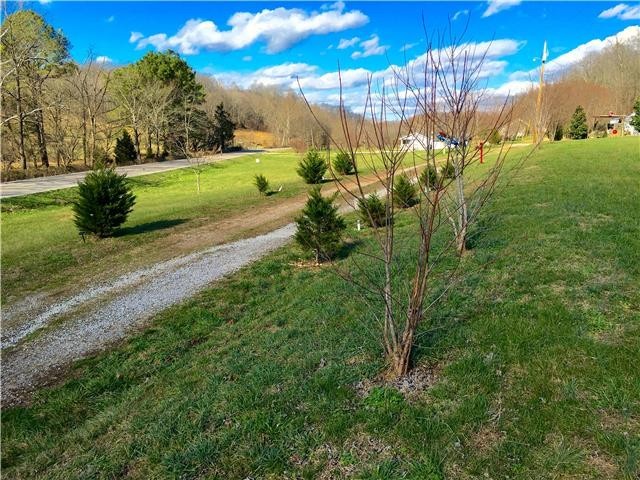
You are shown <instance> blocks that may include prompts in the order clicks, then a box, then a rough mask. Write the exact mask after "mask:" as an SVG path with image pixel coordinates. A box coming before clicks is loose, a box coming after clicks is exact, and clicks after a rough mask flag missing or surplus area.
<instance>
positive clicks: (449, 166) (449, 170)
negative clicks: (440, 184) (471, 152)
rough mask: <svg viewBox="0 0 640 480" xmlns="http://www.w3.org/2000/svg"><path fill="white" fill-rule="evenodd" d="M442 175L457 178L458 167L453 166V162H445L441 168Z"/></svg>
mask: <svg viewBox="0 0 640 480" xmlns="http://www.w3.org/2000/svg"><path fill="white" fill-rule="evenodd" d="M440 175H442V177H443V178H448V179H453V178H456V168H455V167H454V166H453V163H452V162H447V163H445V164H444V165H443V166H442V168H441V169H440Z"/></svg>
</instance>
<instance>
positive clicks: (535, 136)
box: [533, 40, 547, 143]
mask: <svg viewBox="0 0 640 480" xmlns="http://www.w3.org/2000/svg"><path fill="white" fill-rule="evenodd" d="M545 63H547V41H546V40H545V42H544V47H543V48H542V64H541V65H540V85H539V87H538V101H537V102H536V128H535V129H534V131H533V143H538V135H540V142H542V139H543V138H544V134H543V132H542V88H543V86H544V65H545Z"/></svg>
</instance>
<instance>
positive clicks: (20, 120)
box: [16, 69, 28, 170]
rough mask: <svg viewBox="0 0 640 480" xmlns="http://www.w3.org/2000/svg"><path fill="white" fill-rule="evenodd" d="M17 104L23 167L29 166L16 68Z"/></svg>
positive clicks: (24, 168)
mask: <svg viewBox="0 0 640 480" xmlns="http://www.w3.org/2000/svg"><path fill="white" fill-rule="evenodd" d="M16 105H17V108H18V137H19V139H18V153H19V155H20V160H21V161H22V169H23V170H26V169H27V168H28V164H27V153H26V151H25V149H24V116H23V112H22V91H21V89H20V74H19V72H18V71H17V69H16Z"/></svg>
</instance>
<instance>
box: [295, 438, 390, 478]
mask: <svg viewBox="0 0 640 480" xmlns="http://www.w3.org/2000/svg"><path fill="white" fill-rule="evenodd" d="M393 457H394V451H393V448H392V447H391V446H390V445H387V444H386V443H384V442H383V441H381V440H380V439H378V438H375V437H372V436H371V435H369V434H367V433H363V432H358V433H357V434H355V435H354V436H352V437H351V438H349V439H348V440H346V441H345V442H344V443H343V444H342V447H341V448H336V447H335V446H334V445H332V444H328V443H327V444H324V445H321V446H320V447H319V448H317V449H316V450H315V451H313V452H312V453H311V455H309V458H308V460H307V461H306V462H305V461H301V459H300V457H299V456H297V455H294V456H292V457H291V459H290V460H291V461H292V463H296V464H298V465H305V464H309V465H311V466H316V467H317V468H320V469H321V471H320V473H319V474H318V475H317V476H316V478H318V479H319V480H333V479H339V478H353V477H354V476H356V475H357V474H358V473H361V470H362V467H363V465H370V464H374V463H379V462H382V461H384V460H389V459H391V458H393ZM296 460H297V461H296Z"/></svg>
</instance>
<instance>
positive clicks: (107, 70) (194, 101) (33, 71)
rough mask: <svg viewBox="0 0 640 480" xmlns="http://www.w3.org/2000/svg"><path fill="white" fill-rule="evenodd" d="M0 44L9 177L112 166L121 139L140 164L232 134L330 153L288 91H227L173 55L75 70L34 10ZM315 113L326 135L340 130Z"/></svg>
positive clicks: (8, 26) (63, 41)
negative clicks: (128, 141) (18, 172)
mask: <svg viewBox="0 0 640 480" xmlns="http://www.w3.org/2000/svg"><path fill="white" fill-rule="evenodd" d="M0 35H1V47H0V48H1V54H2V55H1V58H2V71H3V74H2V78H1V82H2V120H1V121H2V124H1V126H2V137H3V142H2V162H3V166H4V167H5V168H11V167H16V166H19V167H20V168H21V169H23V170H27V169H33V168H35V169H41V168H45V169H47V168H49V167H53V166H55V167H60V168H61V169H67V168H69V167H70V166H71V165H72V164H74V163H75V164H76V165H77V164H80V165H84V166H87V167H91V166H93V165H94V163H95V162H96V161H101V162H105V161H109V160H113V151H114V146H115V144H116V139H117V138H118V137H122V135H123V131H125V130H126V131H127V132H128V134H130V136H131V138H132V141H133V144H134V147H135V158H134V159H132V160H135V161H136V162H141V161H143V160H145V159H160V158H166V157H185V156H186V157H190V156H193V154H195V153H197V152H212V151H222V150H225V149H227V148H228V147H230V146H231V144H232V140H233V132H234V129H235V128H245V129H250V130H260V131H267V132H270V133H271V134H272V141H271V142H270V143H272V145H267V146H289V145H292V146H297V147H298V148H299V149H301V150H305V149H306V148H307V147H318V148H320V147H323V146H326V145H327V139H326V138H325V137H326V136H325V135H324V133H323V130H322V128H320V127H319V126H318V125H317V123H316V122H315V121H314V119H313V118H312V116H311V115H310V113H309V111H308V108H307V106H306V105H305V103H304V101H303V100H302V99H300V98H299V97H298V96H297V95H296V94H295V93H294V92H291V91H287V92H283V91H280V90H278V89H275V88H253V89H250V90H246V91H245V90H241V89H239V88H235V87H232V88H224V87H222V85H220V84H219V83H217V82H216V81H215V80H213V79H211V78H208V77H205V76H201V75H197V74H196V72H195V71H194V70H193V69H192V68H191V67H190V66H189V65H188V64H187V63H186V62H185V61H184V60H183V59H182V58H181V57H180V56H179V55H178V54H177V53H175V52H173V51H170V50H169V51H166V52H162V53H158V52H149V53H147V54H146V55H145V56H144V57H142V58H141V59H140V60H138V61H137V62H135V63H131V64H128V65H125V66H121V67H117V68H113V67H111V66H110V65H109V64H106V63H104V62H102V63H101V62H99V61H97V60H96V57H95V56H94V55H93V54H92V53H91V52H90V53H89V54H88V56H87V58H86V59H85V60H84V61H83V62H82V63H80V64H79V63H75V62H74V61H73V60H72V59H71V57H70V55H69V48H70V46H69V41H68V40H67V38H66V37H65V36H64V35H63V33H62V32H61V31H59V30H56V29H54V28H53V27H52V26H51V25H49V24H47V22H46V21H45V20H44V19H43V18H42V17H41V16H40V15H38V14H37V13H35V12H33V11H30V10H18V11H16V12H15V13H12V14H10V15H7V16H6V17H5V19H4V21H3V24H2V31H1V34H0ZM321 111H322V113H321V115H322V116H323V117H324V118H325V122H326V124H327V126H329V124H330V123H331V122H332V121H335V122H337V121H339V120H337V114H336V113H335V112H333V111H332V110H331V109H329V108H326V109H321ZM332 117H335V119H332Z"/></svg>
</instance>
